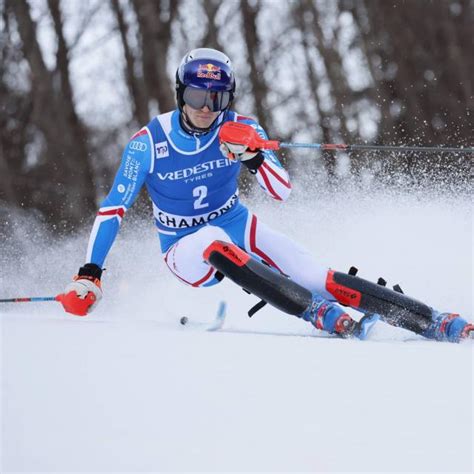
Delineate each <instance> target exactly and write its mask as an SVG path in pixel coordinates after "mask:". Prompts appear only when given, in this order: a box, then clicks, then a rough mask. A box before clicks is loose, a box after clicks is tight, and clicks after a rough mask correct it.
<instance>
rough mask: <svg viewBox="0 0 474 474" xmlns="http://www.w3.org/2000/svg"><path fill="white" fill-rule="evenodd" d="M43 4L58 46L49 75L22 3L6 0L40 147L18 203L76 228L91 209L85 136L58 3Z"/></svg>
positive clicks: (21, 0)
mask: <svg viewBox="0 0 474 474" xmlns="http://www.w3.org/2000/svg"><path fill="white" fill-rule="evenodd" d="M48 6H49V9H50V13H51V17H52V19H53V23H54V28H55V32H56V39H57V44H58V47H57V53H56V68H55V70H53V71H50V70H49V69H48V68H47V67H46V64H45V62H44V60H43V56H42V53H41V49H40V46H39V43H38V39H37V35H36V24H35V22H34V21H33V19H32V18H31V14H30V7H29V5H28V3H27V2H26V0H14V1H12V0H8V1H7V8H8V9H9V11H11V12H12V13H13V14H14V16H15V19H16V23H17V26H18V32H19V34H20V37H21V41H22V51H23V55H24V57H25V59H26V60H27V62H28V65H29V68H30V81H31V90H32V97H33V110H32V122H33V124H34V125H35V126H36V127H37V129H38V130H39V131H40V132H41V134H42V136H43V138H44V143H45V145H44V150H43V153H42V156H41V160H40V163H39V164H38V165H37V166H35V167H33V169H32V170H31V171H30V172H29V178H30V179H31V181H30V184H31V188H30V195H29V196H28V198H27V199H26V197H25V202H24V204H25V205H26V206H37V207H39V208H40V209H41V210H42V211H43V212H44V214H45V215H46V217H47V218H50V219H53V220H58V219H61V220H64V221H65V222H68V223H70V224H77V223H79V222H81V221H82V219H83V217H84V215H87V211H92V210H93V209H94V208H95V190H94V186H93V175H92V170H91V167H90V164H89V156H88V153H89V150H88V147H87V133H86V131H85V128H84V127H83V125H82V123H81V122H80V120H79V118H78V116H77V114H76V111H75V105H74V101H73V97H72V89H71V84H70V78H69V72H68V71H69V57H68V49H67V45H66V42H65V39H64V34H63V20H62V16H61V11H60V8H59V1H58V0H49V1H48Z"/></svg>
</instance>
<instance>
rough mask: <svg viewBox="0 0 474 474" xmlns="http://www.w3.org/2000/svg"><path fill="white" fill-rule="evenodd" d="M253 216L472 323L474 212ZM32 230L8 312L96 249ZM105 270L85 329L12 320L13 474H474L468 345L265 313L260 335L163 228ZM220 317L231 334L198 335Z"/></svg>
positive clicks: (51, 320) (140, 229) (56, 285)
mask: <svg viewBox="0 0 474 474" xmlns="http://www.w3.org/2000/svg"><path fill="white" fill-rule="evenodd" d="M303 195H304V196H305V197H306V201H303V200H302V199H301V196H303ZM249 205H250V206H251V207H252V208H253V209H254V210H255V211H256V213H257V214H258V216H259V217H260V219H261V220H264V221H266V222H267V223H268V224H271V225H273V226H274V227H276V228H278V229H280V230H281V231H282V232H285V233H286V234H288V235H290V236H291V237H292V238H294V239H295V240H297V241H298V242H300V243H301V244H303V245H305V246H307V247H309V248H310V249H311V250H312V252H313V253H314V254H315V255H316V256H317V257H318V258H320V260H321V262H322V263H324V264H326V265H328V266H331V267H332V268H335V269H339V270H343V271H346V270H347V269H348V268H349V267H350V266H351V265H355V266H357V267H358V268H359V275H360V276H362V277H365V278H367V279H371V280H374V279H375V280H376V279H377V278H378V277H379V276H383V277H384V278H385V279H386V280H387V281H388V282H389V284H392V285H393V284H395V283H399V284H400V285H401V286H402V288H403V289H404V290H405V292H406V293H407V294H410V295H412V296H415V297H416V298H418V299H420V300H421V301H424V302H426V303H428V304H430V305H431V306H433V307H435V308H437V309H439V310H443V311H456V312H460V313H462V314H463V315H465V316H466V317H467V318H468V319H472V289H473V285H472V248H473V242H472V207H471V202H470V200H469V198H463V197H450V196H446V195H445V196H442V197H436V196H433V195H427V194H424V193H420V194H417V193H412V194H410V195H409V194H408V193H406V194H392V195H388V194H382V193H374V194H371V193H362V192H356V191H354V192H352V193H351V194H350V195H348V194H347V193H340V194H337V195H334V194H320V195H318V194H317V193H315V195H314V196H312V195H310V196H309V197H308V193H307V190H303V189H298V187H297V189H296V190H295V192H294V195H293V196H292V198H291V199H290V201H289V202H288V203H285V204H283V205H281V204H278V203H268V202H264V201H258V202H257V203H255V204H252V203H250V202H249ZM126 220H127V219H125V221H126ZM20 227H21V226H20ZM25 228H26V229H28V227H27V226H26V225H25ZM24 231H25V229H18V230H17V232H18V237H17V238H16V244H15V245H16V246H15V247H14V248H8V249H5V248H3V249H2V251H3V252H7V251H8V255H9V258H8V259H7V262H6V264H5V265H4V266H3V268H2V275H1V288H2V294H1V295H0V298H2V297H5V298H6V297H14V296H39V295H41V296H46V295H50V294H51V295H54V294H56V293H58V292H60V291H61V290H62V289H63V287H64V285H65V284H66V283H67V282H68V281H69V280H70V277H71V275H73V274H74V273H75V272H76V271H77V268H78V267H79V266H80V265H81V264H82V263H84V262H83V258H84V257H83V256H84V253H85V248H86V243H87V234H81V235H80V236H77V237H76V238H73V239H72V238H68V239H61V240H53V239H51V238H50V237H44V236H43V235H42V233H41V231H38V232H32V231H31V230H30V231H28V230H27V236H26V237H25V236H23V237H20V235H22V234H21V233H22V232H24ZM28 232H30V233H29V234H28ZM23 235H24V234H23ZM0 245H1V244H0ZM106 267H107V268H108V270H107V272H106V273H105V276H104V278H103V285H104V299H103V301H102V302H101V304H100V306H99V307H98V309H97V310H96V311H95V312H94V313H93V314H91V315H90V316H88V317H86V318H78V317H73V316H69V315H66V314H65V313H63V312H62V309H61V307H60V306H59V305H58V304H57V303H54V302H53V303H37V304H33V303H31V304H14V305H2V307H1V308H0V311H1V323H2V324H1V331H2V351H1V355H2V461H1V469H0V470H1V471H2V472H28V471H29V472H39V471H42V472H154V471H155V472H158V471H178V472H179V471H201V472H202V471H204V472H206V471H211V472H225V471H245V472H248V471H254V472H259V471H267V472H271V471H288V472H296V471H310V472H323V471H325V472H328V471H329V472H335V471H349V472H355V471H357V472H369V471H371V472H387V471H391V472H394V471H403V472H408V471H411V472H419V471H423V472H438V471H440V472H472V469H473V432H472V429H473V417H472V414H473V370H472V369H473V357H472V356H473V345H472V343H469V342H467V343H463V344H449V343H437V342H432V341H428V340H424V339H423V338H421V337H419V336H416V335H414V334H412V333H409V332H407V331H404V330H401V329H396V328H393V327H391V326H388V325H386V324H384V323H379V324H378V325H377V326H376V327H375V329H374V331H373V334H372V338H371V340H370V341H365V342H362V341H358V340H339V339H336V338H333V337H330V336H327V335H324V334H322V333H320V332H318V331H316V330H315V329H313V328H311V327H310V326H309V325H308V324H307V323H305V322H303V321H300V320H298V319H297V318H294V317H291V316H287V315H285V314H282V313H279V312H278V311H277V310H275V309H272V308H271V307H269V306H266V307H265V308H264V309H263V310H261V311H260V312H259V313H257V314H256V315H255V316H254V317H253V318H252V319H249V318H248V317H247V316H246V312H247V310H248V309H249V308H250V307H251V306H252V305H253V304H254V303H255V302H256V301H257V299H256V298H255V297H253V296H249V295H246V294H245V293H244V292H242V291H241V290H240V289H238V288H236V287H235V286H234V285H233V284H232V283H231V282H229V281H224V282H222V283H221V284H220V285H218V286H216V287H214V288H210V289H194V288H190V287H186V286H184V285H183V284H181V283H180V282H179V281H178V280H176V279H174V277H173V276H172V275H170V274H169V273H168V272H167V270H166V268H165V266H164V264H163V262H162V260H161V257H160V251H159V245H158V242H157V239H156V236H155V231H154V229H153V225H152V223H151V222H147V223H146V224H143V223H141V222H138V223H137V222H133V220H130V221H129V222H125V223H124V229H123V232H122V233H121V235H120V236H119V238H118V240H117V242H116V245H115V246H114V248H113V250H112V253H111V254H110V256H109V259H108V261H107V265H106ZM222 300H225V301H226V302H227V308H228V309H227V319H226V322H225V325H224V328H223V330H221V331H220V332H216V333H211V332H205V331H203V330H201V329H199V327H198V323H205V322H210V321H212V319H213V317H214V315H215V312H216V310H217V307H218V304H219V302H220V301H222ZM182 316H187V317H188V318H189V325H188V326H181V325H180V324H179V319H180V318H181V317H182Z"/></svg>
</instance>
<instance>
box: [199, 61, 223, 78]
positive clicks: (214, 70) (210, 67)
mask: <svg viewBox="0 0 474 474" xmlns="http://www.w3.org/2000/svg"><path fill="white" fill-rule="evenodd" d="M197 77H199V78H202V79H213V80H214V81H220V80H221V68H220V67H219V66H215V65H214V64H211V63H208V64H199V66H198V71H197Z"/></svg>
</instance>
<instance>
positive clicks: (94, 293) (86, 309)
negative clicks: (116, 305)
mask: <svg viewBox="0 0 474 474" xmlns="http://www.w3.org/2000/svg"><path fill="white" fill-rule="evenodd" d="M101 275H102V269H101V268H100V267H98V266H97V265H95V264H93V263H88V264H86V265H84V266H83V267H81V268H80V269H79V274H78V275H76V276H75V277H74V281H73V282H71V283H69V285H67V286H66V288H65V290H64V293H62V294H60V295H58V296H57V300H58V301H60V302H61V304H62V305H63V307H64V310H65V311H66V312H67V313H71V314H74V315H75V316H86V315H87V314H88V313H90V312H91V311H92V310H93V309H94V308H95V307H96V306H97V304H98V303H99V301H100V300H101V298H102V288H101V284H100V277H101Z"/></svg>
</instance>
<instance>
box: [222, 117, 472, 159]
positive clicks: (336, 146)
mask: <svg viewBox="0 0 474 474" xmlns="http://www.w3.org/2000/svg"><path fill="white" fill-rule="evenodd" d="M219 140H220V141H221V142H228V143H239V144H245V145H247V146H248V147H249V149H250V150H258V149H263V150H279V149H280V148H314V149H317V150H321V151H326V150H329V151H335V150H341V151H356V150H371V151H396V152H406V151H418V152H425V153H426V152H429V153H433V152H434V153H463V154H464V153H474V148H473V147H471V146H469V147H465V146H461V147H446V146H409V145H363V144H356V145H347V144H344V143H295V142H280V141H278V140H265V139H264V138H262V137H261V136H260V135H259V134H258V133H257V131H256V130H254V133H250V134H249V131H248V125H245V124H243V123H239V122H226V123H225V124H224V125H223V126H222V127H221V129H220V131H219Z"/></svg>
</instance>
